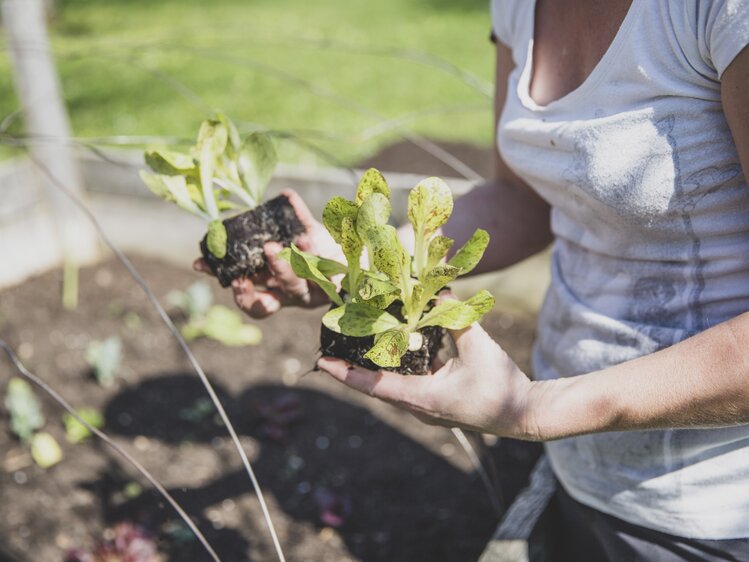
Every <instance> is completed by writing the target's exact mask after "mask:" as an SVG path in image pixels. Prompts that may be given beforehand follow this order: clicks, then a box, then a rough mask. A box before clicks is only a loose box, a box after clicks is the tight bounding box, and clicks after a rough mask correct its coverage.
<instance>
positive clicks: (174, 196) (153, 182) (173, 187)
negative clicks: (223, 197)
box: [140, 170, 206, 217]
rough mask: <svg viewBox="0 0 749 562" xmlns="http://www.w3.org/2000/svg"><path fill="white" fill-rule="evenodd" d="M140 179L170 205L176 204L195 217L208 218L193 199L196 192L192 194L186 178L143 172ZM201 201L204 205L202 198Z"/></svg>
mask: <svg viewBox="0 0 749 562" xmlns="http://www.w3.org/2000/svg"><path fill="white" fill-rule="evenodd" d="M140 177H141V179H142V180H143V183H145V184H146V186H148V189H150V190H151V191H152V192H153V193H154V194H155V195H157V196H158V197H161V198H162V199H164V200H165V201H169V202H170V203H176V204H177V205H179V206H180V207H181V208H182V209H184V210H185V211H188V212H190V213H192V214H194V215H198V216H200V217H206V214H205V213H204V212H203V210H202V209H201V207H200V206H198V203H196V202H195V200H194V199H193V197H194V196H195V192H194V190H193V191H192V192H191V189H189V188H188V184H187V181H186V180H185V177H184V176H164V175H157V174H151V173H150V172H146V171H144V170H141V172H140ZM199 201H200V202H201V204H202V196H200V199H199Z"/></svg>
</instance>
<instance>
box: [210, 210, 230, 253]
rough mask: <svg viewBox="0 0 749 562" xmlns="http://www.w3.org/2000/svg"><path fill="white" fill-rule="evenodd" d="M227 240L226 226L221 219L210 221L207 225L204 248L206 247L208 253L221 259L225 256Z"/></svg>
mask: <svg viewBox="0 0 749 562" xmlns="http://www.w3.org/2000/svg"><path fill="white" fill-rule="evenodd" d="M227 238H228V235H227V233H226V226H224V223H223V222H222V221H221V219H216V220H212V221H211V222H210V223H208V236H207V238H206V241H205V242H206V246H208V251H209V252H211V253H212V254H213V255H214V256H216V257H217V258H218V259H223V258H224V257H225V256H226V241H227Z"/></svg>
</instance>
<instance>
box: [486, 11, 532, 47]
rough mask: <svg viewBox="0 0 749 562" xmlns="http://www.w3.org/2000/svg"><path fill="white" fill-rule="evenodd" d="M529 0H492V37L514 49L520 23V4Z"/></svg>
mask: <svg viewBox="0 0 749 562" xmlns="http://www.w3.org/2000/svg"><path fill="white" fill-rule="evenodd" d="M522 2H529V0H491V4H490V7H491V14H492V38H494V39H497V40H499V42H500V43H502V44H504V45H505V46H507V47H509V48H511V49H512V47H513V45H514V38H515V37H516V36H517V29H518V25H519V24H520V21H519V16H520V10H519V7H520V6H519V4H520V3H522Z"/></svg>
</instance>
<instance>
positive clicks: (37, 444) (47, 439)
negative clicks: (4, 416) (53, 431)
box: [5, 377, 63, 468]
mask: <svg viewBox="0 0 749 562" xmlns="http://www.w3.org/2000/svg"><path fill="white" fill-rule="evenodd" d="M5 406H6V407H7V408H8V413H9V414H10V429H11V431H12V432H13V433H14V434H15V435H16V436H17V437H18V438H19V439H20V440H21V441H23V442H24V443H26V444H28V445H29V447H30V449H31V458H33V459H34V462H35V463H36V464H37V465H39V466H40V467H41V468H49V467H51V466H54V465H55V464H57V463H58V462H60V461H61V460H62V456H63V455H62V450H61V449H60V445H58V443H57V441H56V440H55V438H54V437H52V436H51V435H50V434H49V433H45V432H38V431H37V430H39V429H41V428H42V427H43V426H44V415H43V414H42V408H41V405H40V403H39V400H38V399H37V397H36V395H35V394H34V391H33V390H32V389H31V385H29V383H27V382H26V381H25V380H23V379H19V378H17V377H13V378H12V379H10V383H8V390H7V394H6V397H5Z"/></svg>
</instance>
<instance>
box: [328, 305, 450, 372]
mask: <svg viewBox="0 0 749 562" xmlns="http://www.w3.org/2000/svg"><path fill="white" fill-rule="evenodd" d="M402 306H403V303H401V302H400V301H396V302H394V303H393V304H391V305H390V306H389V307H388V309H387V310H388V312H389V313H390V314H393V315H394V316H396V317H398V318H399V319H401V320H402V319H403V318H402V315H401V314H400V309H401V307H402ZM421 335H422V336H423V342H422V344H421V349H418V350H417V351H407V352H406V354H405V355H404V356H403V357H401V364H400V367H388V368H387V369H386V370H388V371H393V372H396V373H401V374H402V375H425V374H427V373H428V372H429V371H430V370H431V365H432V363H433V362H434V360H435V359H436V358H437V354H438V353H439V351H440V349H441V348H442V340H443V338H444V336H445V330H444V328H440V327H439V326H427V327H426V328H424V329H422V330H421ZM373 345H374V336H367V337H354V336H346V335H344V334H338V333H336V332H334V331H333V330H330V329H329V328H327V327H326V326H325V325H321V326H320V351H321V352H322V354H323V355H324V356H327V357H335V358H337V359H344V360H345V361H348V362H349V363H351V364H353V365H359V366H360V367H364V368H365V369H371V370H373V371H377V370H379V369H381V368H382V367H379V366H378V365H375V364H374V363H373V362H372V361H370V360H369V359H367V358H366V357H364V355H365V354H366V353H367V352H368V351H369V350H370V349H372V346H373Z"/></svg>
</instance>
